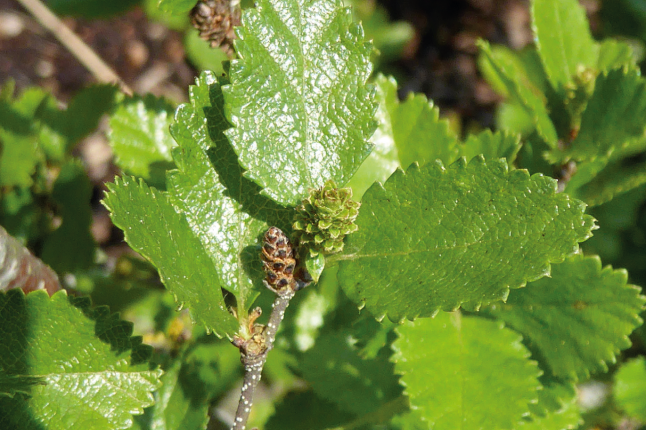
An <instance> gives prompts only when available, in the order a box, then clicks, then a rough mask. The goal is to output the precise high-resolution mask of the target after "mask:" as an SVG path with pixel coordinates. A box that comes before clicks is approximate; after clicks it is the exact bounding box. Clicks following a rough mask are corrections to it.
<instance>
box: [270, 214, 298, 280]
mask: <svg viewBox="0 0 646 430" xmlns="http://www.w3.org/2000/svg"><path fill="white" fill-rule="evenodd" d="M262 261H263V264H264V267H265V273H266V274H267V277H266V281H267V284H269V286H270V287H271V288H272V289H274V291H276V292H280V291H283V290H285V289H286V288H291V289H292V290H293V289H295V283H296V282H295V280H294V270H295V268H296V259H295V258H294V249H293V248H292V244H291V242H290V241H289V239H288V238H287V236H285V233H283V231H282V230H281V229H279V228H278V227H270V228H269V230H267V232H266V233H265V239H264V243H263V245H262Z"/></svg>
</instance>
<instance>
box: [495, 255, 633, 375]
mask: <svg viewBox="0 0 646 430" xmlns="http://www.w3.org/2000/svg"><path fill="white" fill-rule="evenodd" d="M627 277H628V275H627V273H626V271H625V270H613V269H612V267H610V266H607V267H605V268H603V269H602V268H601V260H600V259H599V258H598V257H584V256H583V255H581V254H578V255H574V256H572V257H570V258H568V259H566V260H565V261H564V262H563V263H561V264H555V265H553V266H552V274H551V277H549V278H548V277H546V278H543V279H539V280H537V281H535V282H532V283H530V284H529V285H527V287H525V288H523V289H521V290H517V291H513V292H512V293H511V294H510V296H509V299H508V300H507V303H504V304H495V305H492V306H491V307H490V308H489V309H486V312H487V313H489V314H491V315H494V316H496V317H497V318H499V319H501V320H503V321H505V323H507V324H508V325H509V326H510V327H513V328H514V329H515V330H516V331H518V332H520V333H521V334H522V335H523V336H524V337H525V342H526V345H527V346H528V348H529V349H530V350H531V351H532V353H534V354H535V357H540V359H541V361H544V362H545V364H546V365H547V367H549V369H550V370H551V372H552V374H554V375H555V376H557V377H562V378H568V379H572V380H575V381H576V380H578V379H586V378H587V377H588V376H589V375H590V373H593V372H606V371H607V370H608V366H607V363H614V362H615V360H616V358H615V357H616V355H617V354H618V353H619V351H620V350H621V349H625V348H627V347H629V346H630V341H629V340H628V335H629V334H630V333H631V332H632V331H633V330H634V329H635V328H637V327H638V326H639V325H640V324H641V323H642V320H641V318H639V313H640V312H641V310H642V308H643V305H644V303H645V302H646V298H644V297H643V296H640V295H639V292H640V289H639V288H638V287H635V286H633V285H627V284H626V281H627Z"/></svg>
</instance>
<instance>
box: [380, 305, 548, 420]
mask: <svg viewBox="0 0 646 430" xmlns="http://www.w3.org/2000/svg"><path fill="white" fill-rule="evenodd" d="M396 332H397V334H398V335H399V338H398V339H397V340H396V341H395V343H394V344H393V349H394V350H395V354H394V355H393V358H392V360H393V361H394V362H395V370H396V372H397V373H399V374H401V375H402V376H401V382H402V384H404V386H405V387H406V389H405V394H406V395H407V396H408V397H409V398H410V404H411V407H412V408H413V409H414V410H415V411H416V413H417V414H419V415H420V416H421V417H422V419H423V420H425V421H426V422H427V423H428V427H427V428H433V429H434V430H444V429H450V430H453V429H456V428H460V429H464V430H469V429H473V430H476V429H483V428H486V429H491V430H495V429H511V428H515V426H516V424H517V423H518V422H519V421H520V420H521V418H522V417H523V416H524V415H526V414H528V412H529V403H530V402H535V401H536V396H537V390H538V388H539V387H540V385H539V383H538V376H539V375H540V370H539V369H538V367H537V366H536V363H535V362H533V361H530V360H529V359H528V358H529V352H528V351H527V350H526V349H525V347H524V346H523V344H522V343H521V337H520V336H519V335H518V334H517V333H514V332H513V331H512V330H509V329H507V328H505V327H504V326H503V324H502V323H501V322H496V321H488V320H485V319H482V318H477V317H465V316H462V315H460V313H458V312H455V313H452V314H448V313H440V314H438V315H437V316H436V317H435V318H434V319H420V320H417V321H415V322H414V323H411V322H407V323H404V325H402V326H401V327H399V328H397V329H396Z"/></svg>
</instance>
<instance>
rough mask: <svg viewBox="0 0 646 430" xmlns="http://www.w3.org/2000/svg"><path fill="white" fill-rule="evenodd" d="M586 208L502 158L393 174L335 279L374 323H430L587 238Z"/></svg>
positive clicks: (499, 292) (363, 216)
mask: <svg viewBox="0 0 646 430" xmlns="http://www.w3.org/2000/svg"><path fill="white" fill-rule="evenodd" d="M584 209H585V205H584V204H583V203H582V202H580V201H578V200H575V199H572V198H570V197H569V196H566V195H563V194H556V181H554V180H553V179H551V178H548V177H544V176H541V175H534V176H532V177H530V176H529V174H528V173H527V171H525V170H514V171H511V172H509V171H508V168H507V164H506V163H505V162H504V161H503V160H492V161H488V162H485V161H484V159H483V158H481V157H480V158H474V159H473V160H472V161H471V162H470V163H469V164H468V165H467V164H466V162H465V161H464V159H461V160H459V161H458V162H456V163H454V164H453V165H451V166H450V167H449V168H448V169H445V168H444V167H443V166H442V165H441V164H439V163H430V164H427V165H426V166H423V167H421V168H418V167H417V166H415V165H413V166H411V168H410V169H408V171H407V172H406V173H404V172H403V171H401V170H400V171H397V172H395V173H394V174H393V175H392V176H391V177H390V179H388V181H387V182H386V183H385V185H384V186H381V185H380V184H375V185H374V186H372V187H371V188H370V189H369V190H368V191H367V192H366V194H365V195H364V197H363V202H362V207H361V210H360V212H359V217H358V218H357V221H356V223H357V225H358V226H359V230H358V231H357V232H356V233H353V234H351V235H349V236H348V238H347V240H346V246H345V250H344V252H343V254H341V255H339V256H332V257H330V261H333V260H340V271H339V281H340V283H341V286H342V287H343V289H344V290H345V292H346V293H347V294H348V296H349V297H350V298H351V299H353V300H354V301H355V302H359V303H362V304H365V306H366V307H367V308H368V310H369V311H370V312H371V313H372V314H373V315H375V316H376V317H378V318H380V317H383V316H384V315H388V317H389V318H390V319H391V320H393V321H398V320H401V319H403V318H408V319H413V318H415V317H418V316H431V315H434V314H435V313H436V312H437V311H438V310H440V309H443V310H454V309H456V308H457V307H459V306H460V305H464V306H466V307H468V308H469V309H477V308H479V307H480V305H481V304H486V303H490V302H492V301H496V300H501V299H504V298H506V297H507V294H508V292H509V289H510V288H519V287H522V286H523V285H525V283H526V282H527V281H532V280H536V279H538V278H540V277H542V276H545V275H546V274H548V273H549V267H550V263H554V262H560V261H563V259H564V258H565V257H566V256H567V255H569V254H572V253H573V252H575V251H576V250H577V249H578V245H577V242H580V241H583V240H585V239H586V238H588V237H589V236H590V232H591V230H592V229H593V228H594V220H593V218H592V217H590V216H588V215H584Z"/></svg>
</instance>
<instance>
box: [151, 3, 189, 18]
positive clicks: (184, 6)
mask: <svg viewBox="0 0 646 430" xmlns="http://www.w3.org/2000/svg"><path fill="white" fill-rule="evenodd" d="M157 4H159V8H160V9H161V10H162V12H166V13H169V14H170V13H172V14H177V15H179V14H183V13H186V12H188V11H189V10H191V9H192V8H193V6H195V0H158V1H157Z"/></svg>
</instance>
